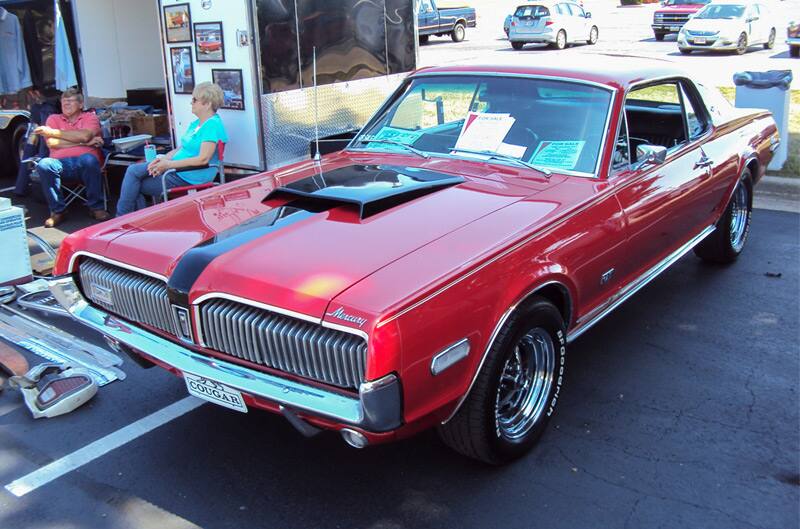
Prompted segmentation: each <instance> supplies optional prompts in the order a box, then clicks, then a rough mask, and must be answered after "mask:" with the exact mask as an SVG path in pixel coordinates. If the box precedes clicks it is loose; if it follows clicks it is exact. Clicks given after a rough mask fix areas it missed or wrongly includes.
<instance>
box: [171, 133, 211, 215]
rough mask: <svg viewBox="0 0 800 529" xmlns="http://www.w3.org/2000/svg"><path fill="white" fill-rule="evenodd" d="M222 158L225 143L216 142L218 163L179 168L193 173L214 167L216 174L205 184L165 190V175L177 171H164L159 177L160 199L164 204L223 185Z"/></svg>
mask: <svg viewBox="0 0 800 529" xmlns="http://www.w3.org/2000/svg"><path fill="white" fill-rule="evenodd" d="M224 157H225V143H224V142H222V141H218V142H217V158H219V161H217V162H216V163H210V164H208V165H199V166H196V167H183V168H181V171H194V170H196V169H208V168H209V167H215V168H216V169H217V174H216V175H214V179H213V180H211V181H210V182H206V183H205V184H194V185H187V186H179V187H173V188H171V189H167V175H169V174H173V173H177V172H178V170H177V169H170V170H169V171H165V172H164V174H162V175H161V197H162V198H163V200H164V202H166V201H167V200H169V199H170V198H175V197H178V196H183V195H189V194H192V193H197V192H198V191H202V190H203V189H208V188H209V187H213V186H216V185H220V184H224V183H225V165H224V163H223V161H222V160H223V159H224ZM217 179H219V182H217Z"/></svg>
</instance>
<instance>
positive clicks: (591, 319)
mask: <svg viewBox="0 0 800 529" xmlns="http://www.w3.org/2000/svg"><path fill="white" fill-rule="evenodd" d="M715 229H716V226H709V227H707V228H706V229H704V230H703V231H701V232H700V233H699V234H698V235H697V236H695V237H694V238H693V239H691V240H690V241H689V242H687V243H686V244H684V245H683V246H681V247H680V248H678V249H677V250H675V251H674V252H672V253H671V254H670V255H668V256H667V257H666V259H664V260H663V261H661V262H660V263H658V264H657V265H655V266H654V267H652V268H650V269H649V270H648V271H647V272H645V273H644V274H642V275H641V276H639V277H638V278H637V279H636V280H635V281H633V282H631V283H629V284H628V286H627V287H625V288H624V289H622V290H621V291H620V292H619V293H618V294H616V295H615V296H614V297H612V298H611V299H609V300H608V302H607V303H606V304H605V305H603V306H601V307H599V308H597V309H595V310H593V311H591V312H590V313H588V314H587V315H585V316H584V317H583V318H580V319H579V320H578V321H577V326H576V327H575V328H574V329H572V330H571V331H570V332H569V333H568V334H567V342H568V343H569V342H572V341H573V340H575V339H577V338H578V337H579V336H580V335H581V334H583V333H584V332H586V331H588V330H589V329H590V328H591V327H592V326H593V325H594V324H596V323H597V322H599V321H600V320H601V319H603V318H604V317H605V316H607V315H608V314H609V313H610V312H611V311H612V310H614V309H616V308H617V307H619V306H620V305H621V304H622V303H623V302H624V301H625V300H627V299H628V298H630V297H631V296H633V295H634V294H636V293H637V292H638V291H639V290H641V289H642V288H644V286H645V285H647V284H648V283H650V281H652V280H653V279H655V278H656V277H658V276H659V274H661V272H663V271H664V270H666V269H667V268H669V267H670V266H671V265H672V264H673V263H675V261H677V260H678V259H680V258H681V257H683V256H684V255H686V254H687V253H688V252H689V251H691V249H692V248H694V247H695V246H697V245H698V244H699V243H700V242H701V241H702V240H703V239H705V238H706V237H708V236H709V235H710V234H711V233H712V232H713V231H714V230H715Z"/></svg>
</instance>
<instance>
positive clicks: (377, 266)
mask: <svg viewBox="0 0 800 529" xmlns="http://www.w3.org/2000/svg"><path fill="white" fill-rule="evenodd" d="M430 72H435V73H437V74H440V75H446V74H458V73H465V72H471V73H473V74H480V73H485V74H487V75H503V74H508V75H523V76H554V77H559V78H567V79H569V78H572V79H578V80H587V81H592V82H594V83H599V84H602V85H605V86H609V87H611V88H612V89H613V91H614V97H613V98H612V105H613V107H612V109H611V114H610V131H609V134H608V135H607V136H606V138H605V142H604V144H603V145H604V147H603V148H602V149H601V154H602V162H601V163H600V169H599V172H598V174H597V175H596V177H594V178H587V177H582V176H571V175H567V174H558V173H557V172H556V173H554V174H553V175H552V176H550V177H549V178H547V177H545V176H543V175H542V174H541V173H539V172H537V171H533V170H529V169H527V168H518V167H516V166H511V165H505V164H500V163H493V162H492V161H478V160H475V161H472V160H465V159H456V158H446V157H444V158H442V157H432V158H429V159H423V158H421V157H418V156H413V155H411V154H405V153H391V152H355V151H343V152H339V153H335V154H331V155H327V156H325V157H324V158H323V160H322V162H321V166H319V167H318V166H317V165H316V164H315V163H313V162H310V161H307V162H300V163H297V164H295V165H292V166H289V167H286V168H283V169H280V170H277V171H271V172H267V173H263V174H260V175H255V176H252V177H248V178H245V179H242V180H239V181H236V182H232V183H228V184H226V185H223V186H219V187H217V188H213V189H210V190H207V191H204V192H201V193H197V194H195V195H189V196H186V197H183V198H180V199H177V200H174V201H172V202H169V203H166V204H161V205H158V206H155V207H152V208H148V209H145V210H142V211H139V212H136V213H133V214H130V215H126V216H124V217H121V218H118V219H114V220H111V221H108V222H106V223H103V224H100V225H96V226H93V227H91V228H88V229H86V230H82V231H80V232H77V233H75V234H73V235H71V236H70V237H68V238H67V239H66V240H65V242H64V243H63V244H62V246H61V249H60V252H59V255H58V258H57V262H56V268H55V273H56V274H66V273H71V272H75V270H76V269H77V267H78V266H80V262H81V261H80V255H77V256H76V252H89V253H93V254H95V255H100V256H103V257H106V258H108V259H112V260H114V261H118V262H122V263H125V264H127V265H130V266H133V267H136V268H140V269H143V270H147V271H149V272H151V273H154V274H158V275H160V276H163V277H165V278H167V277H170V275H171V274H172V272H173V270H174V269H175V266H176V263H177V262H178V260H179V259H180V257H181V256H182V255H183V254H184V253H185V252H186V251H187V250H189V249H191V248H192V247H193V246H195V245H196V244H198V243H200V242H201V241H203V240H206V239H208V238H209V237H212V236H214V235H215V234H218V233H220V232H221V231H223V230H226V229H229V228H232V227H234V226H237V225H239V224H240V223H242V222H243V221H245V220H247V219H250V218H253V217H254V216H256V215H258V214H260V213H263V212H266V211H269V210H270V208H272V207H275V206H276V205H278V204H279V203H280V200H279V199H270V200H267V201H264V198H265V197H266V195H267V194H268V193H269V191H271V190H272V189H274V188H275V187H277V186H280V185H285V184H287V183H291V182H296V181H298V180H300V179H302V178H305V177H308V176H310V175H313V174H315V173H316V172H319V171H330V170H334V169H336V168H340V167H345V166H351V165H354V164H392V165H395V166H405V167H415V168H419V169H428V170H435V171H438V172H441V173H446V174H452V175H458V176H461V177H463V178H464V179H465V182H463V183H462V184H459V185H455V186H452V187H448V188H446V189H442V190H440V191H437V192H434V193H431V194H428V195H425V196H423V197H421V198H417V199H414V200H411V201H409V202H406V203H403V204H401V205H398V206H395V207H392V208H390V209H388V210H386V211H383V212H381V213H378V214H376V215H374V216H371V217H369V218H366V219H363V220H362V219H360V218H359V215H358V214H357V213H355V212H354V211H353V210H352V209H349V208H346V207H335V208H332V209H330V210H329V211H327V213H326V214H324V215H321V216H314V217H312V218H309V219H306V220H303V221H301V222H298V223H296V224H293V225H291V226H289V227H287V228H285V229H282V230H280V231H277V232H274V233H271V234H269V235H266V236H264V237H262V238H259V239H257V240H254V241H252V242H249V243H247V244H243V245H242V246H240V247H238V248H236V249H235V250H233V251H231V252H229V253H227V254H224V255H221V256H220V257H218V258H217V259H215V260H214V261H212V262H211V264H210V265H209V266H208V267H207V268H206V269H205V270H204V271H203V272H202V273H201V274H200V276H199V277H198V279H197V281H196V282H195V283H194V286H193V287H192V290H191V292H190V293H189V302H190V303H192V302H194V301H196V300H197V299H198V298H199V297H200V296H202V295H204V294H207V293H210V292H224V293H226V294H231V295H235V296H238V297H241V298H244V299H248V300H253V301H256V302H259V303H263V304H267V305H270V306H274V307H280V308H282V309H285V310H288V311H293V312H296V313H300V314H304V315H307V316H310V317H313V318H315V319H319V320H320V321H327V322H330V323H336V324H339V325H345V326H350V327H353V328H359V329H360V330H361V331H364V332H365V333H366V334H367V336H368V337H369V339H368V353H367V371H366V379H367V380H376V379H378V378H380V377H383V376H385V375H387V374H389V373H396V374H397V375H398V377H399V379H400V380H401V381H402V394H403V425H402V426H401V427H399V428H397V429H396V430H394V431H392V432H387V433H381V434H375V433H372V432H364V434H365V435H366V436H367V437H368V438H369V439H370V441H371V442H381V441H386V440H391V439H394V438H398V437H403V436H407V435H411V434H413V433H416V432H418V431H420V430H422V429H425V428H428V427H430V426H433V425H435V424H437V423H439V422H441V421H443V420H445V419H446V418H447V417H449V416H450V415H451V413H452V412H453V411H454V409H455V408H456V406H457V404H458V403H459V402H460V401H461V400H462V398H463V396H464V395H465V393H466V392H467V391H468V389H469V387H470V384H471V382H472V380H473V378H474V377H475V375H476V372H477V370H478V369H479V366H480V365H481V360H482V358H483V355H484V352H485V351H486V350H487V349H488V348H489V346H490V344H491V339H492V337H493V335H494V334H495V332H496V330H497V326H498V323H499V322H501V321H502V320H503V316H504V314H506V313H507V312H508V311H509V310H510V309H511V308H512V307H514V306H515V305H516V304H518V303H519V302H520V301H521V300H523V299H524V298H526V297H527V296H528V295H530V294H531V293H532V292H536V291H537V289H539V288H541V287H543V286H546V285H557V287H558V288H559V289H561V292H562V295H563V296H566V299H563V298H562V299H554V301H555V302H557V304H559V305H560V308H561V310H562V312H563V314H564V317H565V320H566V321H567V327H568V332H574V331H576V330H580V328H581V326H582V325H584V324H586V322H587V321H589V318H590V317H591V316H592V315H594V314H597V313H598V311H601V310H602V309H603V308H604V307H605V306H606V305H607V304H608V303H609V301H610V300H611V299H613V297H614V296H615V294H617V293H618V292H620V290H621V289H622V288H623V287H625V286H626V285H628V284H629V283H631V282H632V281H633V280H634V279H635V278H638V277H640V276H642V274H643V273H644V272H645V271H647V270H648V269H650V268H651V267H653V265H655V264H657V263H659V262H661V261H662V260H664V259H665V257H666V256H668V255H670V254H671V253H673V252H674V251H675V250H676V249H677V248H680V247H681V246H682V245H684V244H685V243H687V241H689V240H691V239H692V238H693V237H694V236H695V235H697V234H698V233H699V232H701V231H702V230H703V229H704V228H706V227H708V226H711V225H713V224H714V223H715V222H716V221H717V220H718V219H719V217H720V215H721V214H722V212H723V210H724V208H725V205H726V204H727V202H728V200H729V198H730V196H731V194H732V192H733V189H734V186H735V184H736V182H737V180H738V177H739V175H740V174H741V173H742V171H743V169H744V167H745V164H748V167H750V168H751V169H752V170H753V177H754V180H755V181H756V182H757V181H758V180H759V179H760V178H761V177H762V176H763V174H764V171H765V168H766V166H767V164H768V162H769V160H770V159H771V156H772V154H771V151H770V142H771V141H772V140H773V138H774V137H775V136H776V134H777V128H776V126H775V123H774V121H773V120H772V118H771V116H770V115H769V114H768V113H766V112H761V111H742V110H736V109H729V110H727V111H726V112H725V113H724V114H720V115H716V116H715V117H714V122H713V125H712V126H711V128H710V131H709V132H708V133H707V134H705V135H704V136H703V137H702V138H700V139H699V140H697V141H693V142H691V143H689V144H687V145H685V146H684V147H683V148H681V149H678V150H676V151H674V152H671V153H670V155H669V157H668V158H667V160H666V162H665V163H664V164H661V165H656V166H648V167H645V168H638V169H637V168H628V169H626V170H622V171H619V170H618V171H616V172H612V171H610V169H609V168H610V166H611V156H612V154H613V152H614V148H615V145H614V143H615V141H614V140H615V136H616V131H617V126H618V123H619V120H620V116H621V114H622V111H623V103H624V100H625V95H626V92H627V90H628V89H629V88H630V87H631V86H632V85H634V84H636V83H641V82H644V81H647V80H648V79H663V78H667V77H674V78H680V79H683V80H685V81H686V82H687V83H692V81H690V80H689V79H688V78H687V77H686V76H685V75H684V74H682V73H681V72H679V71H675V70H672V69H671V68H670V67H667V66H664V65H659V64H657V63H655V62H653V61H650V62H649V63H647V64H645V63H637V62H636V61H635V60H631V59H626V60H625V61H624V62H617V63H608V64H606V63H604V65H603V67H602V68H598V69H597V70H595V71H592V70H574V69H570V68H569V67H558V68H557V67H495V66H490V67H467V66H460V67H446V68H434V69H425V70H422V71H421V73H430ZM701 149H702V152H703V153H705V155H706V156H707V157H708V158H711V159H712V160H714V162H715V163H714V164H713V166H712V167H710V168H695V164H696V161H697V160H698V159H699V157H700V156H701ZM609 269H614V271H615V272H614V274H613V276H612V277H610V279H608V280H607V281H601V277H602V276H603V274H604V273H606V272H607V271H608V270H609ZM550 295H553V292H552V291H550ZM338 309H342V310H343V311H344V312H346V313H347V314H349V315H352V316H353V317H355V318H363V320H364V322H363V324H362V325H360V326H358V325H356V324H354V323H348V322H343V321H341V320H339V319H335V318H334V317H333V316H332V314H334V313H335V312H336V311H337V310H338ZM151 330H152V331H153V332H155V333H158V334H160V335H162V336H166V337H167V338H170V339H171V340H173V341H177V340H176V339H175V337H172V336H169V335H166V334H165V333H163V332H161V331H158V330H154V329H151ZM195 331H196V329H195ZM195 338H196V336H195ZM463 338H469V340H470V343H471V344H474V348H473V349H472V350H471V352H470V355H469V356H468V357H467V359H466V360H464V361H461V362H458V363H456V364H455V365H453V366H452V367H451V368H450V369H448V370H446V371H445V372H443V373H442V374H440V375H439V376H437V377H435V378H434V377H433V375H432V374H431V359H432V357H433V356H434V355H435V354H436V353H437V352H438V351H441V350H442V349H443V348H444V347H446V346H448V345H449V344H452V343H454V342H456V341H458V340H460V339H463ZM186 347H189V348H192V349H193V350H196V351H199V352H202V353H203V354H207V355H209V356H216V357H224V358H225V359H226V360H227V361H231V362H235V363H239V364H243V365H247V366H249V367H252V368H253V369H256V370H264V371H270V372H273V370H269V369H267V368H263V367H260V366H256V365H254V364H250V363H248V362H247V361H245V360H239V359H236V358H231V357H228V356H224V355H222V354H221V353H217V352H214V351H210V350H204V349H203V348H201V347H199V346H189V345H186ZM144 353H145V356H147V355H146V351H145V352H144ZM162 367H167V368H168V367H169V366H163V365H162ZM278 373H280V372H278ZM284 375H285V374H284ZM285 376H286V377H287V378H290V379H293V380H302V379H301V378H300V377H297V376H293V375H285ZM305 382H309V381H305ZM309 383H311V384H312V385H313V384H314V383H313V382H309ZM245 400H246V401H247V402H248V404H249V405H251V406H257V407H262V408H265V409H270V410H272V411H276V408H277V407H276V405H275V404H274V403H269V402H264V401H260V400H259V399H255V398H253V397H251V396H248V395H246V396H245ZM301 416H302V417H303V418H304V419H306V420H308V421H309V422H311V423H314V424H316V425H318V426H321V427H324V428H330V429H339V428H342V427H344V426H347V425H344V424H342V425H337V424H335V423H332V422H331V421H330V420H327V419H323V418H321V417H316V416H314V414H313V413H302V414H301Z"/></svg>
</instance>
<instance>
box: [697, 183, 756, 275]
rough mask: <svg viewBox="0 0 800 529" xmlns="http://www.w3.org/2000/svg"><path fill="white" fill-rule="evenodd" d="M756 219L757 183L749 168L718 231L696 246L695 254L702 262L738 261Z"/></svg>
mask: <svg viewBox="0 0 800 529" xmlns="http://www.w3.org/2000/svg"><path fill="white" fill-rule="evenodd" d="M752 216H753V180H752V176H751V175H750V171H749V170H748V169H745V170H744V172H743V173H742V176H741V177H740V178H739V182H738V183H737V184H736V188H735V189H734V191H733V196H732V197H731V199H730V201H729V202H728V206H727V207H726V208H725V213H723V214H722V218H721V219H720V220H719V222H718V223H717V229H716V230H714V232H713V233H712V234H711V235H709V236H708V237H706V238H705V239H704V240H703V242H701V243H700V244H698V245H697V246H696V247H695V249H694V253H695V254H696V255H697V256H698V257H699V258H700V259H702V260H704V261H708V262H711V263H720V264H727V263H732V262H734V261H735V260H736V259H737V258H738V257H739V254H741V253H742V250H743V249H744V245H745V243H746V242H747V237H748V235H749V234H750V220H751V218H752Z"/></svg>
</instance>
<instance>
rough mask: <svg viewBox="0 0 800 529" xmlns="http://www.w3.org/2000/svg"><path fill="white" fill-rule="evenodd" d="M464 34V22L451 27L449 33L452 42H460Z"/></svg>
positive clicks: (465, 32) (465, 31)
mask: <svg viewBox="0 0 800 529" xmlns="http://www.w3.org/2000/svg"><path fill="white" fill-rule="evenodd" d="M466 34H467V30H466V29H465V28H464V24H462V23H461V22H459V23H457V24H456V25H455V26H454V27H453V31H452V32H451V33H450V38H451V39H453V42H461V41H462V40H464V36H465V35H466Z"/></svg>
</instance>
